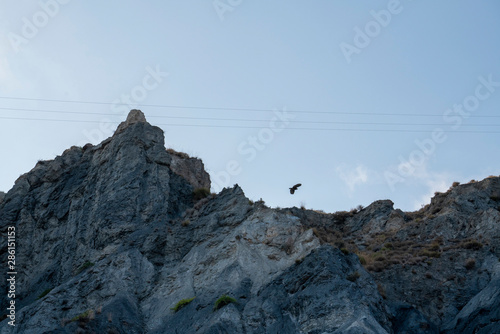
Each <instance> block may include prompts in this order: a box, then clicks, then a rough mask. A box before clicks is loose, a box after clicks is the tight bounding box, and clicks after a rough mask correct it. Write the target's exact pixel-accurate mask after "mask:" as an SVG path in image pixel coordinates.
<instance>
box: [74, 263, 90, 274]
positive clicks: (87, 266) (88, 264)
mask: <svg viewBox="0 0 500 334" xmlns="http://www.w3.org/2000/svg"><path fill="white" fill-rule="evenodd" d="M93 265H94V263H93V262H90V261H85V263H84V264H82V265H81V266H80V268H78V270H77V271H76V274H77V275H78V274H79V273H81V272H82V271H84V270H85V269H87V268H90V267H92V266H93Z"/></svg>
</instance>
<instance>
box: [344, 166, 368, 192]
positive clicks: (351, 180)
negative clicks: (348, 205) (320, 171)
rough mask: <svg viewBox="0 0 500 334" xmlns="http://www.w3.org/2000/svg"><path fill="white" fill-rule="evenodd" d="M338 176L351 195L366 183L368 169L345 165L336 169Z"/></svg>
mask: <svg viewBox="0 0 500 334" xmlns="http://www.w3.org/2000/svg"><path fill="white" fill-rule="evenodd" d="M336 171H337V174H338V176H339V177H340V179H341V180H342V181H344V183H345V184H346V185H347V187H348V188H349V192H350V193H353V192H354V190H355V189H356V187H358V186H360V185H362V184H364V183H367V182H368V173H369V171H368V168H367V167H366V166H364V165H362V164H359V165H357V166H356V167H355V168H351V167H349V166H347V165H342V166H339V167H337V169H336Z"/></svg>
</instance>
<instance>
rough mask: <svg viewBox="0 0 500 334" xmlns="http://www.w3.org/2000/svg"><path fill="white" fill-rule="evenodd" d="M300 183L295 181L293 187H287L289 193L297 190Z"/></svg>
mask: <svg viewBox="0 0 500 334" xmlns="http://www.w3.org/2000/svg"><path fill="white" fill-rule="evenodd" d="M301 185H302V184H301V183H297V184H296V185H294V186H293V187H291V188H288V189H290V194H292V195H293V193H294V192H295V190H297V188H298V187H300V186H301Z"/></svg>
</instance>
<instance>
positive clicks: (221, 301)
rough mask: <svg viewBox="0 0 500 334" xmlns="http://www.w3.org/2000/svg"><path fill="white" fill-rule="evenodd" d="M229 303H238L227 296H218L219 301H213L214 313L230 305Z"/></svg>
mask: <svg viewBox="0 0 500 334" xmlns="http://www.w3.org/2000/svg"><path fill="white" fill-rule="evenodd" d="M231 303H238V302H237V301H236V299H234V298H232V297H229V296H227V295H222V296H220V298H219V299H217V300H216V301H215V304H214V311H217V310H219V309H221V308H222V307H224V306H226V305H228V304H231Z"/></svg>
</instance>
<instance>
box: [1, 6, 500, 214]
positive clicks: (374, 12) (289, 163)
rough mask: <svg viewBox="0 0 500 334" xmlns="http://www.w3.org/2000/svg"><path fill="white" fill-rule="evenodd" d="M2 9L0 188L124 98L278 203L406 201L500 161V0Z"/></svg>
mask: <svg viewBox="0 0 500 334" xmlns="http://www.w3.org/2000/svg"><path fill="white" fill-rule="evenodd" d="M0 9H1V10H0V32H1V34H0V108H1V109H0V140H1V146H0V157H1V161H2V167H1V169H0V171H1V173H0V190H1V191H8V190H9V189H10V188H11V187H12V186H13V184H14V181H15V180H16V179H17V178H18V177H19V175H21V174H23V173H25V172H27V171H29V170H30V169H31V168H33V167H34V165H35V164H36V162H37V161H38V160H40V159H43V160H47V159H53V158H54V157H56V156H57V155H60V154H61V153H62V152H63V151H64V150H65V149H66V148H68V147H70V146H72V145H83V144H84V143H87V142H91V143H93V144H97V143H98V142H100V141H101V140H103V139H105V138H107V137H109V136H111V135H112V132H113V130H114V129H115V128H116V126H117V124H118V123H119V122H120V121H122V120H124V119H125V117H126V114H127V111H128V110H129V109H132V108H140V109H141V110H142V111H143V112H144V113H145V114H146V117H147V119H148V121H149V122H150V123H152V124H154V125H158V126H160V127H161V128H162V129H163V130H164V131H165V139H166V145H167V147H171V148H174V149H175V150H179V151H183V152H186V153H188V154H190V155H193V156H196V157H199V158H201V159H203V161H204V163H205V167H206V169H207V170H208V171H209V172H210V174H211V176H212V183H213V189H212V190H213V191H216V192H217V191H219V190H220V189H221V188H222V187H225V186H232V185H233V184H235V183H238V184H239V185H240V186H241V187H242V188H243V190H244V191H245V194H246V195H247V196H248V197H249V198H251V199H253V200H258V199H260V198H262V199H263V200H264V201H265V202H266V203H267V204H268V205H270V206H273V207H276V206H279V207H288V206H300V205H304V206H305V207H306V208H310V209H317V210H324V211H327V212H333V211H338V210H349V209H351V208H353V207H356V206H357V205H360V204H361V205H363V206H367V205H369V204H370V203H371V202H373V201H375V200H378V199H391V200H393V201H394V202H395V207H397V208H401V209H403V210H414V209H418V208H420V207H421V205H422V204H425V203H427V202H429V200H430V197H431V196H432V194H433V193H434V192H435V191H444V190H446V189H447V188H449V187H450V185H451V184H452V183H453V182H454V181H459V182H461V183H465V182H468V181H469V180H471V179H476V180H479V179H483V178H485V177H487V176H489V175H499V174H500V145H498V144H499V142H500V140H499V139H500V113H499V109H500V108H499V107H500V62H499V61H498V59H500V40H499V39H498V34H499V32H500V20H499V19H498V18H499V15H500V3H499V2H498V1H494V0H490V1H481V2H472V1H456V0H454V1H451V0H448V1H439V2H435V1H410V0H401V1H396V0H391V1H356V2H355V3H354V2H352V1H326V0H323V1H320V0H318V1H315V2H311V1H284V0H282V1H272V2H271V3H270V2H265V1H245V0H241V1H239V0H216V1H182V2H181V1H141V2H139V1H106V2H104V3H103V2H97V1H78V0H64V1H63V0H42V1H24V2H14V1H8V2H3V3H2V4H0ZM11 98H14V99H11ZM71 101H73V102H71ZM75 101H81V102H85V103H76V102H75ZM95 102H96V103H95ZM97 102H98V103H97ZM123 104H125V105H123ZM298 182H300V183H302V187H301V188H300V189H299V190H298V191H297V192H296V193H295V195H293V196H292V195H290V194H289V193H288V187H291V186H292V185H293V184H295V183H298Z"/></svg>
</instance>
